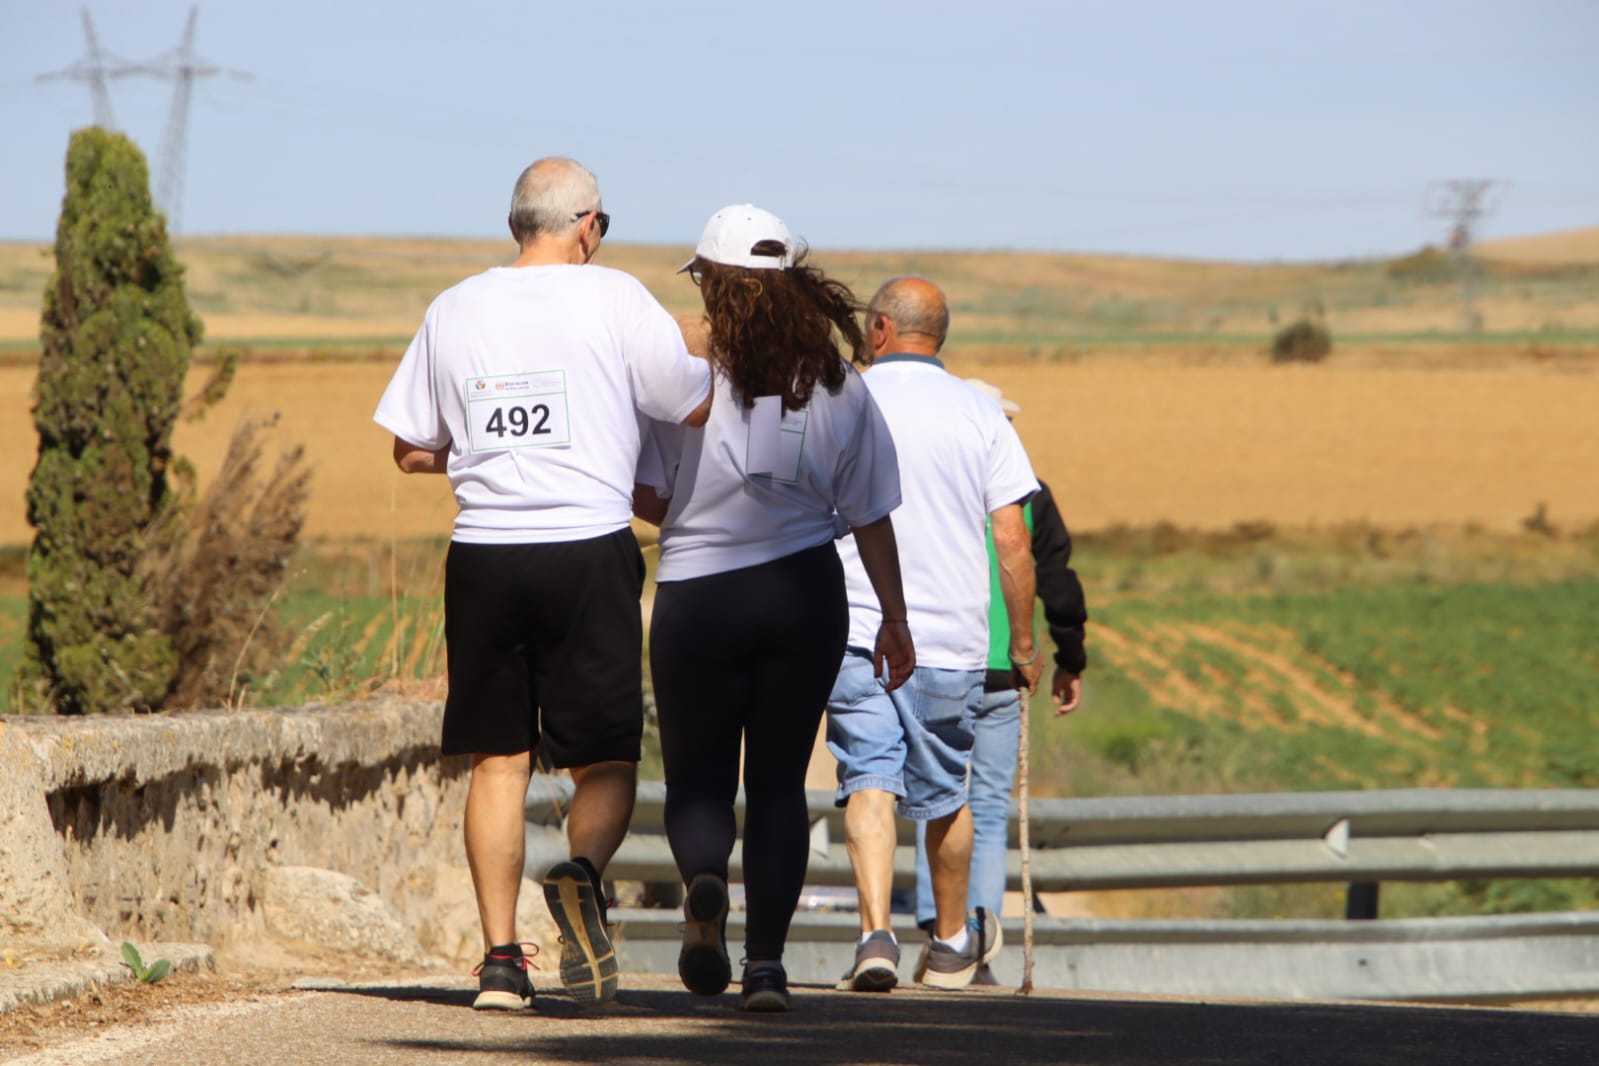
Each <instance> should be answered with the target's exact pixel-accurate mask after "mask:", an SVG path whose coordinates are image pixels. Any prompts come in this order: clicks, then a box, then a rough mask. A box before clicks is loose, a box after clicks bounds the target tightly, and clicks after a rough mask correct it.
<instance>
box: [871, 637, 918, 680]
mask: <svg viewBox="0 0 1599 1066" xmlns="http://www.w3.org/2000/svg"><path fill="white" fill-rule="evenodd" d="M885 662H886V663H887V664H888V685H887V686H886V688H887V690H888V691H889V692H893V691H894V690H895V689H897V688H899V687H900V686H901V685H903V684H904V683H905V682H906V681H909V680H910V676H911V671H913V670H915V669H916V648H915V646H914V645H913V644H912V643H911V627H910V626H908V625H906V624H905V623H904V622H884V623H883V624H882V625H880V626H878V627H877V647H876V648H875V649H874V650H873V652H872V668H873V670H875V671H876V673H877V676H878V677H882V676H883V664H884V663H885Z"/></svg>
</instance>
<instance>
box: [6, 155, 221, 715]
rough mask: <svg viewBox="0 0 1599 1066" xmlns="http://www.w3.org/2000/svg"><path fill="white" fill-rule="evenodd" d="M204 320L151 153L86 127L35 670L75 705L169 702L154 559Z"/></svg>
mask: <svg viewBox="0 0 1599 1066" xmlns="http://www.w3.org/2000/svg"><path fill="white" fill-rule="evenodd" d="M199 339H200V322H199V320H198V319H196V318H195V317H194V315H193V314H191V313H190V311H189V305H188V300H187V298H186V297H185V295H184V291H183V269H182V267H181V265H180V264H179V263H178V261H177V259H176V258H175V257H174V256H173V254H172V249H171V246H170V243H169V242H168V239H167V232H166V221H165V219H164V218H163V217H162V216H161V215H160V214H159V213H158V212H156V211H155V209H154V208H153V207H152V205H151V200H150V183H149V174H148V169H147V167H146V164H145V160H144V156H143V154H142V153H140V151H139V150H138V148H137V147H135V146H134V145H133V143H132V142H131V141H129V140H128V139H127V138H125V137H123V136H121V135H120V134H116V133H111V132H108V131H106V130H103V129H98V128H92V129H85V130H79V131H78V132H76V133H74V134H73V136H72V140H71V144H70V145H69V146H68V149H67V166H66V195H65V197H64V198H63V200H62V203H61V218H60V221H59V223H58V225H57V227H56V244H55V273H54V275H53V276H52V277H51V279H50V282H49V285H48V287H47V288H46V289H45V294H44V312H43V316H42V321H41V326H40V347H41V352H40V360H39V377H38V382H37V384H36V386H35V400H36V405H35V408H34V424H35V426H36V427H37V428H38V432H39V458H38V463H37V465H36V466H35V467H34V471H33V476H32V480H31V481H30V483H29V486H28V495H27V502H28V520H29V522H31V523H32V525H33V527H34V529H35V536H34V542H33V547H32V550H31V551H30V553H29V556H28V633H27V645H26V648H25V652H24V662H23V666H22V672H21V676H20V680H21V682H22V685H21V689H20V691H21V693H22V695H23V697H24V698H25V699H26V698H27V696H28V694H29V693H32V694H33V696H34V698H35V699H36V700H37V701H38V702H39V703H43V704H46V705H50V706H53V707H54V708H55V709H56V710H57V711H59V712H61V713H64V714H78V713H84V712H94V711H115V710H122V709H129V708H131V709H135V710H147V709H151V708H154V707H158V706H159V705H160V702H161V700H162V698H163V697H164V695H165V694H166V692H167V691H168V689H169V687H170V686H171V683H172V679H173V675H174V671H175V669H176V665H177V656H176V653H175V652H174V650H173V647H172V643H171V641H170V640H169V639H168V637H167V636H166V635H165V634H163V633H162V632H161V631H160V630H159V628H158V627H157V626H156V625H155V624H154V621H153V617H152V609H151V604H150V602H149V599H148V597H147V596H146V595H145V592H144V590H143V588H142V586H141V580H140V572H139V563H140V560H141V558H142V557H143V555H144V553H145V551H146V549H147V548H148V547H149V542H150V540H151V538H152V537H154V536H158V535H159V534H158V532H157V530H158V529H159V528H161V526H162V525H165V526H167V527H170V526H171V525H172V523H170V522H167V523H164V524H163V523H159V522H158V520H159V519H161V518H162V517H163V516H164V513H165V512H166V509H167V508H168V507H169V506H171V505H172V504H173V503H174V502H176V501H175V499H174V495H175V487H174V486H173V485H172V483H171V480H170V479H171V475H172V473H173V471H172V469H171V466H172V462H173V456H172V429H173V425H174V423H175V422H176V421H177V418H178V415H179V413H180V409H181V407H182V390H183V381H184V375H185V373H186V372H187V370H188V366H189V356H190V352H191V349H192V347H193V346H194V345H195V344H196V343H197V342H198V341H199Z"/></svg>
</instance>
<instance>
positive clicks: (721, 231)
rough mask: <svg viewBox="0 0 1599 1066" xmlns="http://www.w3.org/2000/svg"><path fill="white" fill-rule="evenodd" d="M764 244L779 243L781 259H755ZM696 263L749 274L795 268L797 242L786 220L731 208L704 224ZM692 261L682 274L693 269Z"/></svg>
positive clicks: (749, 207)
mask: <svg viewBox="0 0 1599 1066" xmlns="http://www.w3.org/2000/svg"><path fill="white" fill-rule="evenodd" d="M762 241H777V242H778V243H779V244H781V245H782V246H783V254H782V255H756V254H755V251H754V249H755V246H756V245H757V244H759V243H761V242H762ZM694 259H704V260H708V261H709V262H712V263H721V264H722V265H723V266H735V267H745V268H746V269H749V270H781V269H783V268H784V267H789V266H793V265H794V238H793V237H792V236H790V235H789V232H788V227H787V226H785V225H783V220H782V219H780V218H778V217H777V216H776V215H774V214H772V213H771V212H770V211H763V210H762V209H761V208H759V207H756V206H755V205H754V204H732V205H730V206H728V207H724V208H722V209H721V210H720V211H718V212H716V214H714V215H712V216H711V220H710V221H709V222H707V223H705V232H704V233H702V234H700V243H699V244H697V245H695V246H694ZM694 259H690V260H689V261H688V262H686V263H684V264H683V265H682V266H681V267H679V268H678V270H677V272H678V273H679V274H681V273H683V271H685V270H687V269H688V268H689V267H691V266H693V265H694Z"/></svg>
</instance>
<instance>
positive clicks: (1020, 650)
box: [993, 504, 1038, 662]
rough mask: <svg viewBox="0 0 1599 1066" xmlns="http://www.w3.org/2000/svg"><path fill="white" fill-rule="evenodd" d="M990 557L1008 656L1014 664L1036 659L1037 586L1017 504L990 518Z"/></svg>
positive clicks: (1023, 524) (1029, 546)
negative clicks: (1002, 609) (1005, 626)
mask: <svg viewBox="0 0 1599 1066" xmlns="http://www.w3.org/2000/svg"><path fill="white" fill-rule="evenodd" d="M993 530H994V556H995V559H996V560H997V562H998V563H999V591H1000V595H1001V596H1002V597H1003V598H1004V600H1005V617H1006V619H1007V620H1008V621H1009V624H1010V654H1011V658H1012V659H1014V660H1016V661H1018V662H1030V661H1032V660H1033V659H1034V658H1036V657H1037V655H1038V647H1037V645H1036V644H1034V642H1033V597H1034V596H1035V595H1036V594H1037V591H1038V586H1037V583H1036V579H1035V577H1034V573H1033V553H1032V538H1031V536H1030V534H1029V533H1028V530H1027V523H1026V520H1025V519H1023V517H1022V508H1021V505H1020V504H1011V505H1009V506H1007V507H1001V508H1000V509H999V510H997V511H995V512H994V514H993Z"/></svg>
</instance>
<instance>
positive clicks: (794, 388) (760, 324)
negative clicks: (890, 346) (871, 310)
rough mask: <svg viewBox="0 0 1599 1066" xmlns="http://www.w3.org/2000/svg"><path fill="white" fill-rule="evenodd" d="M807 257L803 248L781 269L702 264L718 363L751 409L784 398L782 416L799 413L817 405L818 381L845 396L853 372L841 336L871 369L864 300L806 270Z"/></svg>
mask: <svg viewBox="0 0 1599 1066" xmlns="http://www.w3.org/2000/svg"><path fill="white" fill-rule="evenodd" d="M807 251H808V250H807V249H806V248H805V247H804V246H801V247H800V248H799V250H798V252H797V253H796V255H795V257H794V264H793V265H792V266H790V267H787V268H784V269H781V270H749V269H746V268H744V267H732V266H725V265H723V264H721V263H714V262H711V261H710V260H706V259H700V260H697V261H696V262H695V267H696V269H697V271H698V272H699V275H700V295H701V296H702V297H703V298H704V300H705V317H706V319H707V320H708V321H709V323H710V334H711V354H710V357H711V361H712V363H714V364H715V365H716V366H717V367H718V368H719V369H720V370H721V371H722V372H723V373H724V374H726V375H727V378H728V380H729V381H731V382H732V383H733V388H734V389H735V390H736V391H737V393H738V398H739V402H740V403H741V404H743V406H745V407H752V406H754V404H755V397H757V396H781V397H782V398H783V410H785V411H797V410H799V409H800V408H802V407H804V406H805V405H806V404H808V403H810V402H811V393H812V392H813V391H814V390H815V388H816V386H817V384H818V383H820V384H821V385H822V386H823V387H824V388H826V389H827V391H828V392H831V393H836V392H838V390H839V389H841V388H843V387H844V375H845V373H846V368H845V358H846V357H845V355H844V352H843V351H842V350H841V349H840V346H839V338H840V337H842V339H843V341H844V343H845V344H847V345H848V346H849V355H848V359H849V361H850V362H852V363H854V364H855V365H856V366H864V365H865V362H866V359H865V354H864V353H865V349H866V337H865V335H864V334H863V333H862V331H861V324H860V321H859V319H858V318H857V317H856V316H857V315H858V314H859V312H860V311H861V303H860V301H858V300H857V299H856V298H855V294H854V293H852V292H851V291H850V290H849V286H847V285H845V284H844V283H843V282H841V281H834V280H833V279H832V278H829V277H827V276H826V275H825V274H823V273H822V272H821V271H820V270H818V269H817V268H815V267H812V266H807V265H806V263H805V259H806V255H807Z"/></svg>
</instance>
